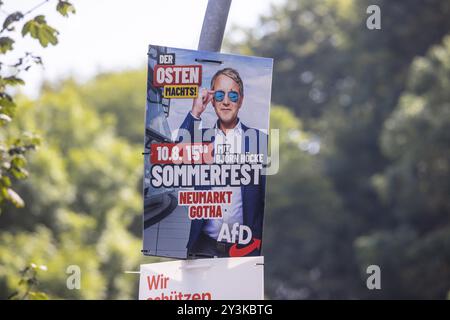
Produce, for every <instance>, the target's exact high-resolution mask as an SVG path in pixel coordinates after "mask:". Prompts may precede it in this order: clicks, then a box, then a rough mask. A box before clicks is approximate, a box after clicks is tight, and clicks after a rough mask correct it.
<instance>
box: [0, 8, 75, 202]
mask: <svg viewBox="0 0 450 320" xmlns="http://www.w3.org/2000/svg"><path fill="white" fill-rule="evenodd" d="M46 2H47V1H45V2H41V3H40V4H39V5H37V6H35V7H34V8H30V10H28V11H26V12H21V11H15V12H12V13H11V14H8V15H7V16H6V18H5V19H4V21H3V24H2V27H1V29H0V129H1V131H0V210H1V209H2V206H3V203H4V202H10V203H12V204H14V205H15V206H16V207H23V206H24V201H23V199H22V198H21V196H20V195H19V194H18V193H17V192H16V191H15V190H14V189H13V182H14V181H15V180H19V179H24V178H26V177H27V176H28V171H27V170H26V158H25V154H26V153H27V152H28V151H29V150H33V149H36V147H37V146H38V145H39V138H38V137H37V136H35V135H34V134H32V133H30V131H29V130H28V129H25V130H23V131H22V132H16V134H15V135H7V134H5V128H6V127H7V125H9V124H10V122H11V121H12V120H13V118H14V116H15V113H16V102H15V101H14V98H13V96H12V95H11V90H12V89H13V87H16V86H20V85H24V84H25V82H24V81H23V80H22V79H21V78H20V75H21V74H23V73H24V72H26V71H28V70H29V69H30V68H31V66H33V65H34V64H42V60H41V58H40V57H38V56H35V55H33V54H32V53H30V52H24V53H20V52H16V50H15V49H14V43H15V42H16V41H17V40H18V38H19V37H25V36H27V35H30V36H31V37H32V38H33V39H36V40H38V41H39V43H40V45H41V46H42V47H47V46H48V45H49V44H52V45H56V44H57V43H58V31H57V30H56V29H54V28H52V27H51V26H50V25H48V24H47V21H46V19H45V16H44V15H38V16H35V17H34V18H32V17H31V15H32V13H33V12H34V11H35V10H36V9H37V8H39V7H40V6H41V5H43V4H45V3H46ZM55 2H56V1H55ZM3 5H4V3H3V1H0V8H2V6H3ZM56 10H57V11H58V12H59V13H61V14H62V15H64V16H68V14H69V12H70V13H75V8H74V7H73V6H72V4H71V3H70V2H68V1H62V0H58V1H57V5H56ZM18 29H20V30H21V32H18ZM8 54H9V55H11V54H15V56H20V55H22V57H20V58H18V60H17V62H16V63H12V64H8V63H6V61H7V59H6V58H7V57H8Z"/></svg>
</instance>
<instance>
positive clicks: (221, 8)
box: [198, 0, 231, 52]
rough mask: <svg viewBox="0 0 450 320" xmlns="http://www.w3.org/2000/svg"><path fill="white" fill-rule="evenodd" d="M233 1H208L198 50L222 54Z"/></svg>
mask: <svg viewBox="0 0 450 320" xmlns="http://www.w3.org/2000/svg"><path fill="white" fill-rule="evenodd" d="M230 5H231V0H208V6H207V7H206V12H205V18H204V19H203V26H202V32H201V34H200V41H199V43H198V50H204V51H214V52H220V47H221V46H222V40H223V33H224V32H225V26H226V24H227V18H228V12H229V11H230Z"/></svg>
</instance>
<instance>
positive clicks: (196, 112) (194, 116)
mask: <svg viewBox="0 0 450 320" xmlns="http://www.w3.org/2000/svg"><path fill="white" fill-rule="evenodd" d="M243 100H244V84H243V82H242V79H241V77H240V75H239V73H238V72H237V71H236V70H235V69H232V68H225V69H222V70H219V71H217V72H216V73H215V75H214V76H213V77H212V79H211V88H210V89H202V90H201V91H200V93H199V96H198V97H197V98H195V99H194V100H193V103H192V110H191V111H190V112H189V113H188V115H187V116H186V118H185V120H184V122H183V123H182V125H181V127H180V129H184V130H186V131H187V132H189V134H190V136H191V139H192V140H191V141H192V142H199V141H198V139H194V138H193V137H194V136H195V133H196V132H197V134H198V132H200V133H201V135H200V136H201V137H202V142H212V143H214V150H215V152H216V151H217V150H218V146H219V145H222V146H224V145H226V146H228V147H229V149H228V150H227V151H228V152H229V153H232V154H242V153H245V152H250V153H263V152H266V150H267V149H266V148H267V135H265V134H263V133H261V132H260V131H259V130H257V129H253V128H249V127H247V126H246V125H245V124H244V123H242V122H241V120H240V119H239V117H238V113H239V110H240V108H241V107H242V103H243ZM209 103H211V104H212V106H213V108H214V111H215V113H216V115H217V118H218V119H217V122H216V124H215V126H214V128H211V129H200V128H199V127H200V122H201V115H202V113H203V112H204V111H205V110H206V108H207V106H208V104H209ZM256 116H257V115H256ZM250 136H251V137H253V138H249V137H250ZM178 141H179V142H181V141H182V140H178ZM260 142H261V143H260ZM195 189H196V190H211V189H212V190H214V189H215V188H211V187H205V186H197V187H195ZM217 189H220V190H229V191H232V192H233V194H232V203H231V205H230V206H228V207H227V208H225V210H224V213H223V219H200V220H198V219H197V220H192V223H191V230H190V235H189V242H188V244H187V248H188V255H190V256H192V255H195V256H205V257H214V256H217V257H228V256H230V248H231V247H232V246H233V243H230V242H227V241H223V239H222V238H223V237H222V238H221V234H222V231H223V230H222V227H223V224H227V225H228V228H229V229H228V230H232V229H233V228H236V224H238V225H239V226H242V225H243V226H246V227H248V228H250V229H251V234H252V238H253V239H252V241H251V242H250V244H249V245H253V247H255V250H253V251H250V252H248V250H247V253H246V254H245V255H260V250H259V246H254V242H255V241H257V242H258V241H260V240H261V237H262V223H263V212H264V195H265V194H264V193H265V176H261V177H260V183H259V184H255V185H241V186H226V187H220V188H217ZM222 235H223V234H222Z"/></svg>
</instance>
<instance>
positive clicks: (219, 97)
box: [214, 90, 239, 102]
mask: <svg viewBox="0 0 450 320" xmlns="http://www.w3.org/2000/svg"><path fill="white" fill-rule="evenodd" d="M223 99H225V92H224V91H222V90H217V91H215V92H214V100H215V101H218V102H222V101H223ZM228 99H230V101H231V102H238V100H239V93H238V92H236V91H230V92H228Z"/></svg>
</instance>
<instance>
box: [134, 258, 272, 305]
mask: <svg viewBox="0 0 450 320" xmlns="http://www.w3.org/2000/svg"><path fill="white" fill-rule="evenodd" d="M150 287H151V289H150ZM180 298H181V299H180ZM209 298H210V299H212V300H233V299H237V300H262V299H264V257H243V258H215V259H198V260H181V261H171V262H162V263H152V264H143V265H141V269H140V280H139V300H150V299H152V300H201V299H204V300H208V299H209Z"/></svg>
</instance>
